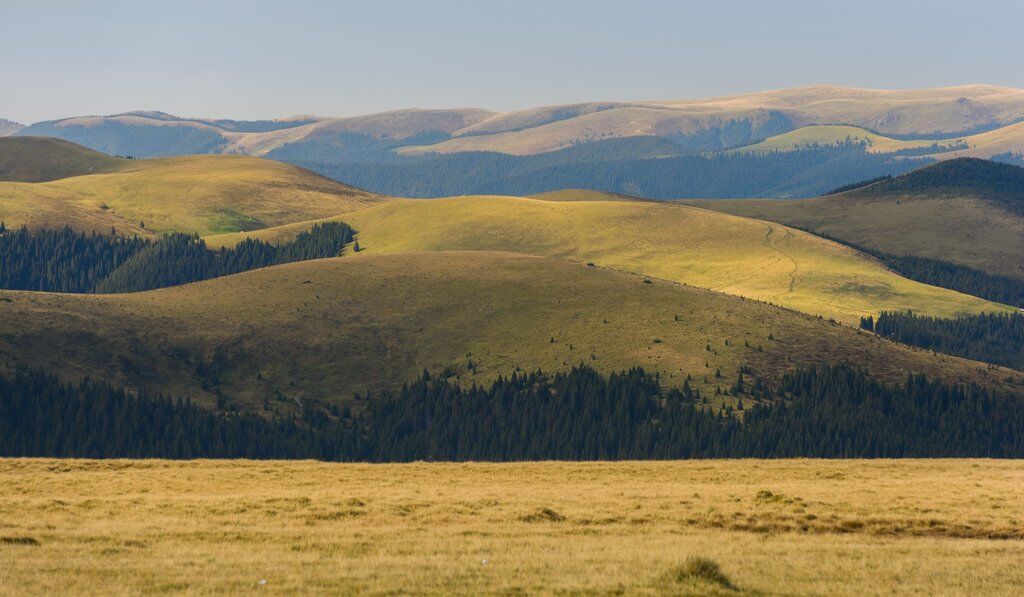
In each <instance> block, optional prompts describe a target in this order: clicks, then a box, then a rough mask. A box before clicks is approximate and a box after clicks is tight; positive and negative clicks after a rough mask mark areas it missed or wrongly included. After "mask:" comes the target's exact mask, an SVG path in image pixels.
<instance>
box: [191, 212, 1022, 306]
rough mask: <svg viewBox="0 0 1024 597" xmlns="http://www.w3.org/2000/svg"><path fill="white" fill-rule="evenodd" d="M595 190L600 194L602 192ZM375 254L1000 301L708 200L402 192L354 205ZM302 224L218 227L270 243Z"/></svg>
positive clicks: (904, 298) (858, 296)
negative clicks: (481, 254)
mask: <svg viewBox="0 0 1024 597" xmlns="http://www.w3.org/2000/svg"><path fill="white" fill-rule="evenodd" d="M590 198H593V197H592V196H591V197H590ZM340 219H342V220H344V221H345V222H346V223H349V224H351V225H352V227H353V228H355V229H356V230H357V231H358V241H359V245H360V248H361V249H362V250H363V251H364V252H368V253H405V252H410V251H514V252H519V253H527V254H533V255H545V256H549V257H558V258H564V259H570V260H574V261H577V262H593V263H595V264H597V265H600V266H604V267H609V268H614V269H618V270H622V271H632V272H638V273H642V274H645V275H649V276H655V277H658V278H661V279H665V280H671V281H675V282H682V283H686V284H691V285H694V286H700V287H704V288H711V289H714V290H717V291H720V292H725V293H729V294H735V295H740V296H745V297H748V298H753V299H757V300H761V301H767V302H771V303H775V304H779V305H782V306H785V307H789V308H791V309H796V310H798V311H803V312H805V313H809V314H812V315H823V316H825V317H832V318H835V319H837V320H839V321H843V322H846V323H850V324H856V323H857V322H858V321H859V320H860V318H861V317H862V316H864V315H868V314H877V313H879V312H881V311H885V310H888V311H900V310H906V309H913V310H914V311H915V312H918V313H927V314H931V315H937V316H943V317H950V316H954V315H956V314H958V313H975V312H982V311H989V310H1000V309H1002V307H1000V306H998V305H995V304H993V303H989V302H986V301H982V300H979V299H976V298H973V297H968V296H965V295H962V294H958V293H955V292H951V291H948V290H944V289H940V288H935V287H932V286H925V285H923V284H918V283H916V282H911V281H909V280H906V279H905V278H901V277H899V276H898V275H896V274H894V273H892V272H890V271H888V270H887V269H885V268H884V267H883V266H882V265H881V264H880V263H878V262H877V261H875V260H874V259H871V258H869V257H867V256H865V255H863V254H861V253H858V252H857V251H854V250H852V249H849V248H847V247H843V246H841V245H839V244H836V243H834V242H830V241H826V240H823V239H821V238H818V237H815V236H813V235H811V234H808V233H806V232H801V231H798V230H793V229H790V228H786V227H784V226H780V225H778V224H771V223H767V222H763V221H756V220H751V219H747V218H738V217H732V216H727V215H723V214H718V213H715V212H712V211H708V210H704V209H694V208H691V207H683V206H679V205H672V204H665V203H658V202H639V201H592V200H591V201H545V200H538V199H526V198H519V197H494V196H480V197H459V198H451V199H435V200H429V201H423V200H393V201H388V202H386V203H383V204H381V205H379V206H376V207H372V208H369V209H362V210H357V211H353V212H350V213H348V214H344V216H341V217H340ZM310 225H311V224H310V223H308V222H303V223H297V224H291V225H286V226H282V227H278V228H269V229H263V230H258V231H254V232H252V233H248V234H233V235H226V236H214V237H208V238H207V241H208V242H209V243H210V244H211V245H212V246H220V245H225V244H227V245H231V244H234V243H236V242H238V241H239V240H240V239H242V238H244V237H246V236H252V237H254V238H259V239H263V240H268V241H271V242H280V241H282V240H287V239H290V238H293V237H294V236H295V235H296V234H298V232H300V231H302V230H305V229H308V228H309V227H310Z"/></svg>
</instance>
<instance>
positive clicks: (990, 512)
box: [0, 459, 1024, 595]
mask: <svg viewBox="0 0 1024 597" xmlns="http://www.w3.org/2000/svg"><path fill="white" fill-rule="evenodd" d="M1022 484H1024V465H1022V464H1021V463H1020V462H1015V461H990V460H900V461H857V460H853V461H849V460H847V461H814V460H784V461H717V462H714V463H709V462H700V461H695V462H645V463H641V462H621V463H516V464H505V465H496V464H482V463H481V464H422V463H421V464H409V465H358V464H322V463H312V462H288V463H286V462H251V461H220V462H217V461H192V462H168V461H127V460H115V461H82V460H31V459H23V460H0V592H2V593H4V594H9V595H18V594H26V593H49V594H54V593H64V594H104V595H111V594H138V593H158V592H159V593H190V594H209V593H242V592H249V591H257V590H263V591H271V592H274V593H286V594H295V593H301V594H308V593H330V594H348V593H354V592H361V593H370V594H396V593H403V594H404V593H417V594H452V593H457V594H510V593H524V592H525V593H574V594H575V593H586V594H590V593H601V594H605V593H615V594H622V593H626V594H654V593H660V594H701V595H705V594H719V595H739V594H751V595H793V594H817V595H864V594H908V595H909V594H929V595H944V594H974V595H1016V594H1019V591H1020V587H1021V585H1022V584H1024V569H1022V568H1021V566H1020V565H1019V564H1020V561H1021V560H1022V559H1024V520H1022V518H1021V512H1022V511H1024V493H1022V492H1021V491H1020V487H1021V485H1022Z"/></svg>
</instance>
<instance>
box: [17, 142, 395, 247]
mask: <svg viewBox="0 0 1024 597" xmlns="http://www.w3.org/2000/svg"><path fill="white" fill-rule="evenodd" d="M8 142H10V143H11V145H10V147H21V148H23V151H20V152H13V151H11V152H9V154H8V155H10V156H11V158H10V159H11V161H12V163H16V164H19V166H18V169H19V170H20V171H22V172H29V171H34V172H36V173H37V174H38V173H40V172H43V171H44V169H45V168H44V166H46V160H47V159H51V158H50V157H48V156H51V155H56V156H58V157H59V156H61V155H68V156H78V157H80V158H81V159H80V160H79V161H78V162H74V163H76V164H78V166H77V167H78V168H79V169H83V168H84V169H88V168H93V169H94V170H100V169H103V168H106V170H105V171H103V172H97V171H93V172H92V173H88V174H83V173H81V172H79V173H77V174H75V173H72V172H71V170H70V167H66V165H67V164H71V163H72V160H71V159H70V158H68V159H67V160H65V159H63V158H61V159H58V160H53V159H51V162H52V163H53V164H57V165H61V167H62V168H64V172H65V174H75V175H71V176H70V177H60V178H59V180H52V181H49V182H41V183H26V182H0V221H4V222H5V223H6V225H7V226H8V227H17V226H22V225H26V226H29V227H49V228H53V227H61V226H65V225H69V226H71V227H73V228H76V229H79V230H86V231H89V230H98V231H109V230H110V229H111V228H114V229H115V230H118V231H119V232H122V233H126V234H140V235H148V234H152V233H154V232H155V233H160V232H170V231H178V232H194V233H199V234H214V233H223V232H229V231H239V230H252V229H255V228H262V227H265V226H275V225H280V224H285V223H288V222H294V221H298V220H306V219H310V218H322V217H326V216H329V215H335V214H339V213H344V212H346V211H349V210H351V209H354V208H358V207H363V206H366V205H370V204H372V203H375V202H377V201H379V200H380V198H379V197H378V196H376V195H374V194H372V193H367V192H365V191H361V190H359V189H355V188H353V187H350V186H347V185H344V184H341V183H338V182H335V181H333V180H329V179H326V178H323V177H321V176H318V175H316V174H313V173H312V172H309V171H307V170H303V169H301V168H297V167H295V166H291V165H288V164H283V163H280V162H274V161H271V160H264V159H260V158H252V157H245V156H237V155H223V156H221V155H196V156H185V157H176V158H155V159H147V160H118V159H115V158H110V157H109V156H104V155H103V154H97V153H95V152H92V151H90V150H87V149H84V148H82V147H79V146H75V145H71V144H69V143H66V142H64V141H57V140H51V139H35V138H24V139H23V138H12V139H0V147H3V146H4V145H5V144H6V143H8ZM53 147H57V148H58V149H60V150H62V151H64V153H57V154H51V153H50V149H52V148H53ZM0 154H2V152H0ZM90 160H92V161H90ZM26 164H27V165H26ZM87 164H92V165H87ZM51 170H52V168H51Z"/></svg>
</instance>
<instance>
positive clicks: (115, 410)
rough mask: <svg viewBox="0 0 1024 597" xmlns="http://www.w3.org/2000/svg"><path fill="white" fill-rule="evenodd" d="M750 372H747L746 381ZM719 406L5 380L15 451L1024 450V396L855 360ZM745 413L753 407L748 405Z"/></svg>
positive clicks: (644, 388) (640, 378)
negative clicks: (149, 388)
mask: <svg viewBox="0 0 1024 597" xmlns="http://www.w3.org/2000/svg"><path fill="white" fill-rule="evenodd" d="M741 383H742V382H741ZM748 383H749V385H748V386H747V387H748V388H750V389H752V390H753V391H752V392H751V393H750V394H746V396H747V400H748V404H747V405H746V407H745V408H744V407H743V404H742V401H741V402H740V404H739V405H737V408H736V409H735V410H734V409H730V408H726V409H719V410H717V411H716V410H713V409H712V408H710V407H709V406H707V405H706V404H705V403H704V400H703V398H702V397H701V396H700V393H699V392H698V391H696V390H693V389H691V388H690V387H689V385H688V384H686V385H684V386H683V387H682V388H678V389H665V388H663V387H662V386H661V384H660V380H659V378H658V376H657V375H651V374H648V373H646V372H644V371H643V370H642V369H631V370H629V371H624V372H621V373H615V374H611V375H607V376H606V375H602V374H600V373H598V372H597V371H595V370H593V369H591V368H589V367H586V366H579V367H576V368H574V369H572V370H571V371H567V372H563V373H556V374H546V373H542V372H539V371H538V372H533V373H526V374H513V375H511V376H508V377H503V378H501V379H498V380H497V381H495V382H493V383H492V384H490V385H489V386H479V385H473V386H470V387H461V386H459V385H457V384H454V383H452V382H450V381H448V380H447V379H445V378H439V377H435V376H431V375H429V374H427V373H424V374H423V375H422V376H421V377H419V378H418V379H417V380H416V381H414V382H412V383H409V384H406V385H405V386H404V387H402V388H401V390H399V391H396V392H382V393H380V394H378V395H374V396H370V395H364V396H358V397H357V398H356V400H355V401H354V402H353V403H352V404H351V405H350V406H351V408H350V406H346V407H344V408H342V409H338V408H337V407H331V408H323V407H316V406H315V405H312V404H308V403H307V404H305V405H304V406H303V407H302V408H301V410H298V411H295V412H291V413H290V414H288V413H286V414H283V415H280V414H277V415H273V416H272V417H267V418H264V417H261V416H259V415H256V414H253V413H249V414H244V413H243V414H239V413H237V412H233V411H227V412H218V411H213V410H206V409H203V408H200V407H197V406H196V405H194V404H192V403H190V402H189V401H187V400H181V399H175V400H171V399H169V398H166V397H162V396H146V395H131V394H129V393H128V392H126V391H125V390H124V389H121V388H117V387H115V386H113V385H110V384H106V383H102V382H93V381H89V380H85V381H82V382H81V383H79V384H66V383H62V382H60V381H59V380H58V379H57V378H56V377H54V376H53V375H49V374H46V373H43V372H39V371H18V372H17V373H15V374H14V375H13V376H10V377H4V376H0V455H2V456H68V457H72V456H73V457H161V458H220V457H244V458H316V459H323V460H341V461H372V462H385V461H413V460H451V461H465V460H493V461H513V460H539V459H564V460H621V459H678V458H720V457H757V458H784V457H822V458H854V457H866V458H871V457H887V458H890V457H891V458H895V457H968V456H971V457H998V458H1020V457H1024V400H1021V396H1020V395H1019V393H1018V394H1017V395H1006V394H1001V393H997V392H993V391H990V390H988V389H985V388H982V387H979V386H977V385H963V384H957V385H949V384H945V383H942V382H940V381H935V380H929V379H927V378H925V377H923V376H920V375H910V376H908V377H907V379H906V381H905V382H904V383H901V384H893V385H887V384H883V383H880V382H878V381H877V380H875V379H874V378H872V377H870V376H869V375H868V374H867V373H866V372H864V371H863V370H860V369H856V368H853V367H850V366H847V365H836V366H829V367H811V368H805V369H801V370H799V371H797V372H794V373H792V374H788V375H786V376H784V378H783V379H782V381H781V383H780V385H779V386H778V387H777V388H774V389H769V388H767V387H766V386H765V385H764V384H761V383H759V382H757V381H752V382H748ZM741 409H742V410H741Z"/></svg>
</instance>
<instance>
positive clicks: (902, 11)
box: [0, 0, 1024, 123]
mask: <svg viewBox="0 0 1024 597" xmlns="http://www.w3.org/2000/svg"><path fill="white" fill-rule="evenodd" d="M1022 58H1024V1H1022V0H1005V1H985V0H973V1H971V2H964V1H959V2H948V1H940V0H930V1H923V0H904V1H900V0H887V1H881V0H858V1H841V0H835V1H826V0H820V1H811V0H806V1H804V0H779V1H774V2H769V1H762V2H757V1H753V0H721V1H719V0H703V1H701V2H683V1H678V2H670V1H667V0H666V1H639V0H629V1H626V0H618V1H603V0H588V1H582V0H580V1H575V0H574V1H558V0H546V1H532V0H506V1H503V2H490V1H483V0H482V1H477V2H472V1H454V0H453V1H436V2H429V1H426V0H424V1H421V2H413V1H397V0H374V1H372V2H370V1H365V2H362V1H361V2H327V1H321V2H317V1H312V0H310V1H300V0H292V1H289V2H284V1H281V2H262V1H259V0H249V1H246V2H242V1H221V2H218V1H215V0H207V1H205V2H200V1H192V0H165V1H163V2H147V1H145V0H139V1H136V2H118V1H112V0H89V1H81V2H75V1H71V0H66V1H56V0H31V1H30V0H2V1H0V118H10V119H13V120H17V121H20V122H25V123H28V122H34V121H38V120H44V119H51V118H58V117H63V116H69V115H78V114H109V113H114V112H121V111H126V110H164V111H167V112H172V113H175V114H179V115H183V116H210V117H232V118H273V117H278V116H287V115H292V114H319V115H329V116H330V115H337V116H343V115H353V114H363V113H369V112H377V111H383V110H390V109H396V108H404V107H424V108H429V107H455V106H477V107H483V108H491V109H496V110H508V109H515V108H523V107H530V106H538V105H546V104H555V103H568V102H575V101H592V100H630V99H650V98H689V97H705V96H713V95H719V94H724V93H733V92H742V91H756V90H762V89H770V88H777V87H788V86H794V85H803V84H809V83H833V84H841V85H854V86H865V87H882V88H910V87H927V86H937V85H955V84H964V83H994V84H1001V85H1009V86H1016V87H1024V64H1022Z"/></svg>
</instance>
